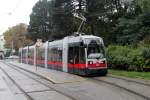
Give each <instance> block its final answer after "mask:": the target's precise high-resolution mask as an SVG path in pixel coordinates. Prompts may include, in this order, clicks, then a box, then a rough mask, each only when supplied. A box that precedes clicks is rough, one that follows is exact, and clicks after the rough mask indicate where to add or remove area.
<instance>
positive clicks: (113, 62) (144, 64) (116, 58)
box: [107, 45, 150, 71]
mask: <svg viewBox="0 0 150 100" xmlns="http://www.w3.org/2000/svg"><path fill="white" fill-rule="evenodd" d="M107 60H108V66H109V67H110V68H113V69H121V70H130V71H150V48H147V47H142V46H140V47H138V48H131V47H129V46H115V45H110V46H109V47H108V48H107Z"/></svg>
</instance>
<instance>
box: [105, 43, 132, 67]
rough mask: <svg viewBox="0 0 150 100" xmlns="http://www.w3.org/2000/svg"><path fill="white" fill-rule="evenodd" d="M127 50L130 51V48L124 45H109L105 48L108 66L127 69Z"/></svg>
mask: <svg viewBox="0 0 150 100" xmlns="http://www.w3.org/2000/svg"><path fill="white" fill-rule="evenodd" d="M128 52H130V49H129V48H128V47H126V46H113V45H110V46H109V47H108V48H107V59H108V65H109V66H110V68H113V69H122V70H127V69H128V67H129V64H128V58H127V54H128Z"/></svg>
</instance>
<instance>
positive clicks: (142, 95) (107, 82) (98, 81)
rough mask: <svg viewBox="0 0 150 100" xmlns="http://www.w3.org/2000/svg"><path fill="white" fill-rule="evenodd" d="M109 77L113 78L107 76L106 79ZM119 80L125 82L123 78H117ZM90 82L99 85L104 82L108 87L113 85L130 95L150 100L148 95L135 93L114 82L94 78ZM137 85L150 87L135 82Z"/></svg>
mask: <svg viewBox="0 0 150 100" xmlns="http://www.w3.org/2000/svg"><path fill="white" fill-rule="evenodd" d="M107 77H111V76H106V78H107ZM113 78H115V77H113ZM117 79H120V80H123V79H121V78H117ZM89 80H91V81H93V82H96V83H97V84H100V83H101V82H102V83H106V84H108V85H111V86H114V87H117V88H120V89H123V90H125V91H127V92H129V93H132V94H135V95H137V96H140V97H142V98H144V99H145V100H150V97H148V96H146V95H144V94H141V93H139V92H137V91H134V90H132V89H128V88H126V87H124V86H121V85H119V84H116V83H114V82H110V81H107V80H105V79H100V78H97V77H94V78H90V79H89ZM124 80H125V81H129V82H135V81H131V80H126V79H124ZM135 83H139V84H140V85H146V86H148V87H150V86H149V84H142V83H140V82H135Z"/></svg>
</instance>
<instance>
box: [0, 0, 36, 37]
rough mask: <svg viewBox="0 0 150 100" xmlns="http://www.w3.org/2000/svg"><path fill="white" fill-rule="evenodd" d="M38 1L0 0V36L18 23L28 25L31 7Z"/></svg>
mask: <svg viewBox="0 0 150 100" xmlns="http://www.w3.org/2000/svg"><path fill="white" fill-rule="evenodd" d="M37 1H38V0H0V35H1V34H3V32H5V31H6V30H7V29H8V27H11V26H14V25H16V24H18V23H26V24H29V20H30V18H29V15H30V13H31V12H32V7H33V6H34V4H35V3H36V2H37Z"/></svg>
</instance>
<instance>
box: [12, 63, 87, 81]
mask: <svg viewBox="0 0 150 100" xmlns="http://www.w3.org/2000/svg"><path fill="white" fill-rule="evenodd" d="M10 63H11V64H13V65H16V66H18V67H20V68H23V69H25V70H28V71H31V72H33V73H36V74H38V75H40V76H42V77H45V78H46V79H47V80H49V81H52V82H53V83H55V84H60V83H73V82H81V81H84V80H85V79H84V78H82V77H80V76H77V75H73V74H69V73H65V72H61V71H56V70H52V69H46V68H43V67H37V70H36V67H35V66H33V65H29V64H24V63H18V62H16V61H12V62H10Z"/></svg>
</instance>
